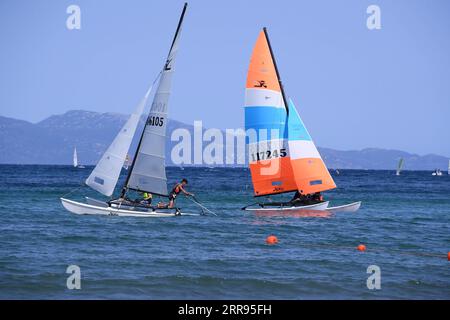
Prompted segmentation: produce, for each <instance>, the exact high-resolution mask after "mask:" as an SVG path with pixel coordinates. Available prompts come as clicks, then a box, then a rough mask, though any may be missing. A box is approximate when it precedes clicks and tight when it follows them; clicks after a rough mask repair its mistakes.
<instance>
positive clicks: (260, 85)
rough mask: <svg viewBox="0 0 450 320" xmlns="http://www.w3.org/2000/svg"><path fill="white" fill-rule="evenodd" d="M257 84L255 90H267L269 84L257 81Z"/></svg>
mask: <svg viewBox="0 0 450 320" xmlns="http://www.w3.org/2000/svg"><path fill="white" fill-rule="evenodd" d="M256 82H257V84H255V86H254V87H255V88H267V84H266V81H265V80H256Z"/></svg>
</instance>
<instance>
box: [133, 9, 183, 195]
mask: <svg viewBox="0 0 450 320" xmlns="http://www.w3.org/2000/svg"><path fill="white" fill-rule="evenodd" d="M185 9H186V6H185V8H184V10H183V13H182V15H181V18H180V21H179V24H178V28H177V31H176V34H175V37H174V39H173V42H172V46H171V48H170V51H169V55H168V57H167V61H166V64H165V65H164V69H163V71H162V73H161V77H160V79H159V85H158V89H157V90H156V93H155V97H154V99H153V103H152V106H151V109H150V113H149V116H148V118H147V122H146V125H145V128H144V132H143V135H142V138H141V141H140V143H139V147H138V150H137V153H136V155H135V160H134V163H133V166H132V168H131V172H130V175H129V177H128V181H127V184H126V187H127V188H129V189H134V190H139V191H147V192H151V193H154V194H159V195H167V178H166V167H165V143H166V128H167V120H168V119H167V113H168V102H169V97H170V89H171V85H172V76H173V72H174V65H175V58H176V55H177V51H178V40H179V36H180V31H181V25H182V21H183V16H184V12H185Z"/></svg>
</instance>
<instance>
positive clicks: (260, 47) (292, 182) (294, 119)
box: [245, 31, 335, 196]
mask: <svg viewBox="0 0 450 320" xmlns="http://www.w3.org/2000/svg"><path fill="white" fill-rule="evenodd" d="M284 101H286V99H285V98H284V96H283V90H282V87H281V84H280V80H279V77H278V73H277V70H276V65H275V61H274V58H273V56H272V53H271V49H270V45H269V42H268V39H267V35H266V33H265V32H264V31H261V32H260V34H259V36H258V40H257V41H256V44H255V47H254V49H253V54H252V57H251V60H250V66H249V70H248V74H247V83H246V90H245V129H246V131H247V135H248V137H247V147H248V158H249V168H250V172H251V176H252V182H253V187H254V193H255V196H262V195H269V194H277V193H283V192H289V191H297V190H300V191H301V192H302V193H304V194H307V193H312V192H317V191H323V190H328V189H332V188H334V187H335V185H334V182H333V180H332V178H331V176H330V174H329V173H328V170H327V169H326V167H325V164H324V163H323V161H322V159H321V158H320V155H319V153H318V152H317V149H316V148H315V146H314V144H313V142H312V140H311V137H310V135H309V133H308V132H307V130H306V128H305V126H304V125H303V122H302V121H301V119H300V117H299V116H298V113H297V111H296V109H295V107H294V106H293V104H292V103H291V102H289V105H288V106H286V105H285V102H284ZM291 109H292V110H293V111H294V112H292V115H291V113H290V110H291ZM288 111H289V112H288ZM311 145H312V146H311ZM298 148H304V149H302V150H298ZM305 170H306V171H305ZM324 188H325V189H324Z"/></svg>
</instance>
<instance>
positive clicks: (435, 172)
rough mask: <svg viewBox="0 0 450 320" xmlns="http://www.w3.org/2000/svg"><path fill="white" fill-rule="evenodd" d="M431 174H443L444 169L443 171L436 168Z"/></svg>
mask: <svg viewBox="0 0 450 320" xmlns="http://www.w3.org/2000/svg"><path fill="white" fill-rule="evenodd" d="M431 175H432V176H442V171H441V169H436V170H434V172H433V173H432V174H431Z"/></svg>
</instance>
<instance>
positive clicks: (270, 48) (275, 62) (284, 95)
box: [263, 27, 289, 115]
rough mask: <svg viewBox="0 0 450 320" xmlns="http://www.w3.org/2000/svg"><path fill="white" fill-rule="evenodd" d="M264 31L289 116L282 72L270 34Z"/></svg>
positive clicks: (265, 29)
mask: <svg viewBox="0 0 450 320" xmlns="http://www.w3.org/2000/svg"><path fill="white" fill-rule="evenodd" d="M263 30H264V35H265V36H266V39H267V44H268V45H269V51H270V55H271V57H272V61H273V65H274V67H275V72H276V73H277V78H278V83H279V84H280V89H281V96H282V97H283V102H284V107H285V108H286V113H287V115H289V107H288V104H287V99H286V94H285V93H284V87H283V83H282V81H281V78H280V72H279V71H278V67H277V61H276V60H275V56H274V54H273V51H272V46H271V45H270V40H269V34H268V33H267V28H266V27H264V28H263Z"/></svg>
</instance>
